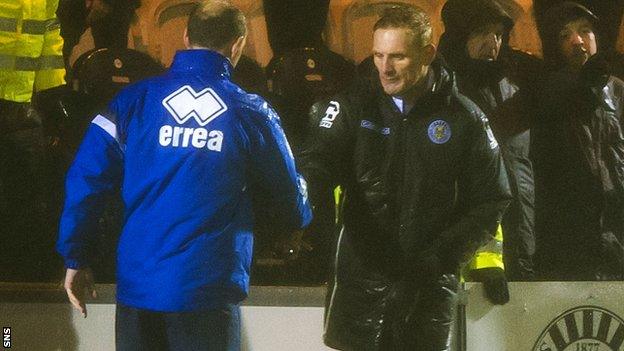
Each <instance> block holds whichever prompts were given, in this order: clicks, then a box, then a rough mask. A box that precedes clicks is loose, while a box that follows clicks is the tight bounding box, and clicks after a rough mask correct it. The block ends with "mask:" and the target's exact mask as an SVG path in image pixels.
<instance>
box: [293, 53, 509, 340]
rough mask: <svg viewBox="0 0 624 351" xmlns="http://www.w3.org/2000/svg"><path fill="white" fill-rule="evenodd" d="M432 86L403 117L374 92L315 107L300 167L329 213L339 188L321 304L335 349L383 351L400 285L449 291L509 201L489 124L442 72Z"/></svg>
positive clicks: (435, 71) (433, 72)
mask: <svg viewBox="0 0 624 351" xmlns="http://www.w3.org/2000/svg"><path fill="white" fill-rule="evenodd" d="M428 83H429V85H428V87H429V89H428V91H427V92H426V94H425V95H424V96H422V97H421V98H420V99H419V100H418V101H417V102H416V104H415V106H414V108H412V110H411V111H410V112H409V113H408V114H406V115H401V114H400V112H399V111H398V110H397V109H396V107H395V105H394V103H393V102H392V99H391V98H390V97H389V96H387V95H385V94H383V92H382V91H381V89H380V88H379V87H377V88H376V89H372V91H371V89H369V88H368V87H366V88H354V89H352V90H350V91H349V92H347V93H345V94H342V95H341V96H338V97H336V98H335V99H334V100H333V101H331V102H329V103H327V104H317V105H315V106H314V107H313V109H312V125H311V131H310V136H309V139H308V142H307V144H306V145H305V147H304V149H303V151H302V152H301V153H300V155H299V158H298V160H299V169H300V171H301V172H302V173H303V175H304V177H305V178H306V180H307V181H308V189H309V193H310V196H311V199H312V202H313V204H315V203H316V204H319V203H323V198H327V196H329V195H328V194H330V192H331V189H333V187H335V186H336V185H340V186H341V187H342V188H343V190H344V192H345V198H344V202H343V207H342V209H341V213H342V216H341V231H340V237H339V239H338V243H337V250H336V260H335V274H334V277H333V281H332V284H331V286H330V289H329V294H328V303H327V306H326V307H327V309H326V313H327V314H326V330H325V342H326V343H327V344H328V345H330V346H332V347H337V348H346V349H350V350H351V349H353V350H378V349H379V347H380V344H381V343H382V340H381V335H382V327H383V326H384V322H383V320H384V319H389V317H388V316H387V312H388V309H389V308H390V307H389V306H390V305H389V304H392V302H391V300H392V296H396V289H395V288H396V286H397V285H400V284H401V283H400V282H405V281H408V282H410V283H409V284H408V285H410V284H411V285H421V286H429V287H431V286H438V285H439V284H443V283H442V281H446V283H448V285H452V283H449V281H453V279H454V278H452V276H453V275H454V274H455V273H456V272H457V271H458V269H459V266H460V265H461V264H462V263H465V262H467V261H468V260H469V259H470V258H471V257H472V255H473V254H474V252H475V250H476V249H477V248H478V247H480V246H481V245H482V244H483V243H485V242H487V241H488V240H489V239H491V238H492V233H494V231H495V229H496V226H497V223H498V221H499V220H500V217H501V215H502V213H503V211H504V209H505V207H506V206H507V204H508V203H509V198H510V194H509V186H508V183H507V178H506V174H505V171H504V167H503V165H502V161H501V157H500V152H499V148H498V146H497V143H496V140H494V139H493V138H489V137H488V136H487V134H486V130H488V129H489V126H487V118H485V115H484V114H483V113H482V112H481V110H479V108H478V107H476V106H475V105H474V104H473V103H471V102H470V101H469V100H468V99H466V98H464V97H463V96H460V95H459V94H458V93H457V91H456V87H455V84H454V80H453V77H452V75H451V74H450V73H449V72H447V71H446V70H445V69H443V68H442V67H441V65H439V64H437V63H435V64H434V65H432V67H431V68H430V71H429V75H428ZM367 86H368V85H367ZM441 277H443V278H441ZM449 277H451V278H449ZM449 279H450V280H449ZM450 289H451V290H452V287H450ZM431 290H432V291H433V289H431ZM442 290H444V289H442ZM445 291H449V290H448V289H446V290H445ZM438 296H441V295H438ZM445 301H446V302H445V304H446V303H451V302H450V300H449V301H447V300H445ZM429 307H430V306H429ZM449 308H450V307H449ZM448 312H449V310H448V309H445V308H442V309H441V313H448ZM427 318H428V317H427ZM431 319H432V320H434V319H435V317H432V318H431ZM389 322H390V321H387V322H385V324H386V325H388V323H389ZM440 336H441V337H444V333H440Z"/></svg>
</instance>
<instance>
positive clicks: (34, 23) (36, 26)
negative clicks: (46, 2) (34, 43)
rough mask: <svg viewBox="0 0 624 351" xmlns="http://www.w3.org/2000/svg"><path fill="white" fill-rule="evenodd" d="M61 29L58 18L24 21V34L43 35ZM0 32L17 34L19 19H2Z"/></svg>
mask: <svg viewBox="0 0 624 351" xmlns="http://www.w3.org/2000/svg"><path fill="white" fill-rule="evenodd" d="M58 28H60V23H59V21H58V20H57V19H56V18H51V19H48V20H43V21H40V20H24V21H23V22H22V33H23V34H35V35H43V34H45V32H47V31H50V30H55V29H58ZM0 31H4V32H13V33H17V19H16V18H9V17H0Z"/></svg>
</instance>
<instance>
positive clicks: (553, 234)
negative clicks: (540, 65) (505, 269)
mask: <svg viewBox="0 0 624 351" xmlns="http://www.w3.org/2000/svg"><path fill="white" fill-rule="evenodd" d="M593 63H594V62H591V63H588V64H586V65H585V66H584V68H583V72H584V73H583V74H582V75H581V76H579V75H578V74H574V73H571V72H568V71H566V70H560V71H556V72H552V73H551V74H549V75H548V76H547V77H546V79H545V82H544V84H543V89H542V90H541V91H542V94H541V101H540V103H539V106H540V113H539V118H538V119H537V120H536V122H535V126H534V129H533V130H534V134H533V139H534V140H533V142H534V149H533V151H532V152H533V154H534V161H535V176H536V177H535V179H536V194H537V198H536V216H537V218H536V220H537V225H538V228H537V233H538V237H537V239H538V240H537V262H538V264H539V265H538V269H539V271H540V272H541V274H542V275H543V277H544V278H545V279H550V280H611V279H617V280H619V279H624V139H623V136H622V118H623V117H624V116H623V114H622V113H623V109H624V104H623V101H622V100H623V99H624V82H622V81H621V80H620V79H618V78H615V77H612V76H608V75H595V74H594V75H592V74H589V75H587V74H585V73H586V72H590V73H591V67H592V66H593ZM594 73H595V72H594ZM600 76H602V78H600Z"/></svg>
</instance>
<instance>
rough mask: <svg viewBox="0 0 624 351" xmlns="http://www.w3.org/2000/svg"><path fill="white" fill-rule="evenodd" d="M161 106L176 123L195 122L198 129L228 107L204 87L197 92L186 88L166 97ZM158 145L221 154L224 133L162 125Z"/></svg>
mask: <svg viewBox="0 0 624 351" xmlns="http://www.w3.org/2000/svg"><path fill="white" fill-rule="evenodd" d="M162 104H163V106H164V107H165V109H167V111H169V113H170V114H171V116H172V117H173V119H174V120H175V121H176V122H177V123H178V124H185V123H187V122H189V121H190V120H194V121H195V122H196V123H197V124H198V125H199V126H200V127H204V126H206V125H207V124H208V123H210V122H211V121H213V120H214V119H215V118H217V117H219V116H220V115H221V114H223V113H224V112H225V111H227V106H226V105H225V103H224V102H223V100H221V98H220V97H219V95H217V93H215V91H214V90H212V89H210V88H206V89H203V90H201V91H200V92H196V91H195V90H194V89H193V88H192V87H190V86H189V85H185V86H183V87H181V88H180V89H178V90H176V91H174V92H173V93H171V94H169V96H167V97H166V98H165V99H164V100H163V101H162ZM159 143H160V145H162V146H167V147H168V146H171V147H183V148H186V147H194V148H197V149H201V148H207V149H208V150H212V151H217V152H220V151H221V146H222V144H223V132H222V131H219V130H211V131H208V130H207V129H205V128H187V127H180V126H170V125H164V126H162V127H161V128H160V132H159Z"/></svg>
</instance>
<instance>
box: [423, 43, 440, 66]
mask: <svg viewBox="0 0 624 351" xmlns="http://www.w3.org/2000/svg"><path fill="white" fill-rule="evenodd" d="M421 50H422V51H421V57H422V64H423V65H425V66H429V65H430V64H431V62H433V60H434V59H435V57H436V52H437V49H436V47H435V45H433V44H428V45H425V46H424V47H423V48H422V49H421Z"/></svg>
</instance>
